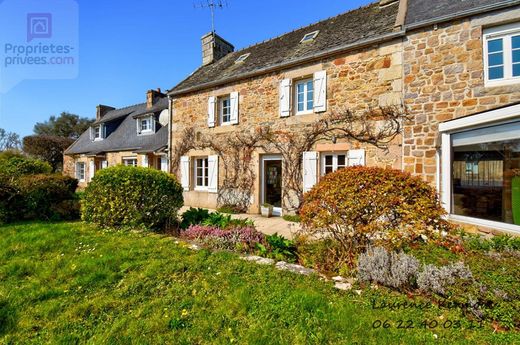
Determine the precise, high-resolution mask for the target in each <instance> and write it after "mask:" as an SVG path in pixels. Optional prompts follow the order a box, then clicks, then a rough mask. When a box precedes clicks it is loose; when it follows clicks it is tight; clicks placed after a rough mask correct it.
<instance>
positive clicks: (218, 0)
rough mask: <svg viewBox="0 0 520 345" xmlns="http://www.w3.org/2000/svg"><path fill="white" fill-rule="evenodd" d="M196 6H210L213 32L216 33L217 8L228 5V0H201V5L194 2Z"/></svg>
mask: <svg viewBox="0 0 520 345" xmlns="http://www.w3.org/2000/svg"><path fill="white" fill-rule="evenodd" d="M193 7H195V8H209V10H210V12H211V32H213V33H215V10H216V9H217V8H220V9H223V8H224V7H227V0H224V1H222V0H206V3H204V2H202V1H201V2H200V4H199V5H197V4H193Z"/></svg>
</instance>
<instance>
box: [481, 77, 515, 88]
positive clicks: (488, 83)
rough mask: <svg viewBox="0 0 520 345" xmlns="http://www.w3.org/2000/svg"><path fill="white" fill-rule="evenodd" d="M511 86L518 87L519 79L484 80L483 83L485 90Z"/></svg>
mask: <svg viewBox="0 0 520 345" xmlns="http://www.w3.org/2000/svg"><path fill="white" fill-rule="evenodd" d="M512 85H520V77H515V78H512V79H500V80H486V81H485V82H484V87H486V88H490V87H499V86H512Z"/></svg>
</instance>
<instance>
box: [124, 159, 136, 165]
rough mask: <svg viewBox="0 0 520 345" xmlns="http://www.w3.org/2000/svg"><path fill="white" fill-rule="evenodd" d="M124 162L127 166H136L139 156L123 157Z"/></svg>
mask: <svg viewBox="0 0 520 345" xmlns="http://www.w3.org/2000/svg"><path fill="white" fill-rule="evenodd" d="M123 164H124V165H126V166H132V167H136V166H137V158H135V157H132V158H123Z"/></svg>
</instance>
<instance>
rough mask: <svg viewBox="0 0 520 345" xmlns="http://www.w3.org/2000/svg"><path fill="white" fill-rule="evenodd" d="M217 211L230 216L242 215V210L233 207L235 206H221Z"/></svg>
mask: <svg viewBox="0 0 520 345" xmlns="http://www.w3.org/2000/svg"><path fill="white" fill-rule="evenodd" d="M217 211H218V212H220V213H229V214H238V213H240V210H239V209H238V208H237V207H236V206H233V205H223V206H220V207H219V208H218V209H217Z"/></svg>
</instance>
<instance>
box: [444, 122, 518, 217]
mask: <svg viewBox="0 0 520 345" xmlns="http://www.w3.org/2000/svg"><path fill="white" fill-rule="evenodd" d="M519 133H520V122H516V123H510V124H505V125H500V126H493V127H488V128H484V129H478V130H472V131H466V132H461V133H457V134H453V135H452V146H453V152H452V213H453V214H455V215H461V216H467V217H474V218H481V219H485V220H491V221H498V222H504V223H510V224H517V225H520V134H519Z"/></svg>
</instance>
